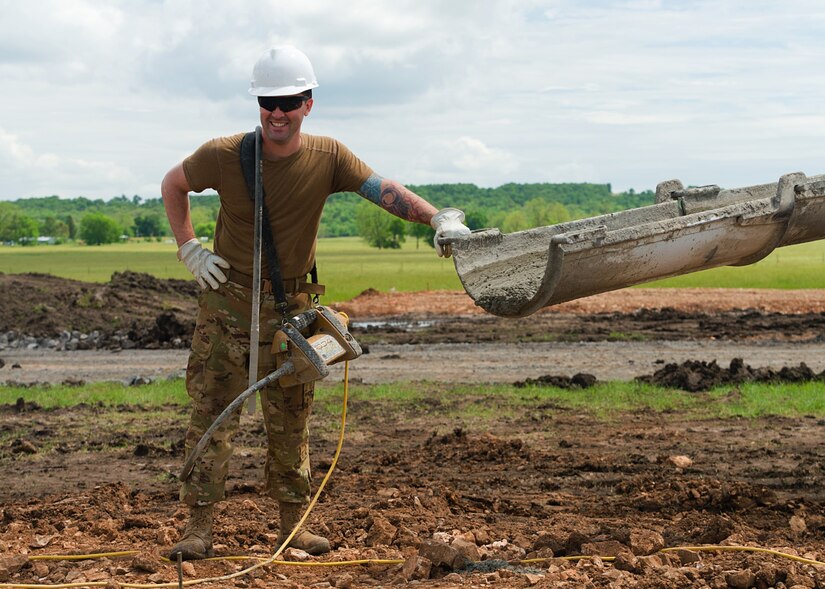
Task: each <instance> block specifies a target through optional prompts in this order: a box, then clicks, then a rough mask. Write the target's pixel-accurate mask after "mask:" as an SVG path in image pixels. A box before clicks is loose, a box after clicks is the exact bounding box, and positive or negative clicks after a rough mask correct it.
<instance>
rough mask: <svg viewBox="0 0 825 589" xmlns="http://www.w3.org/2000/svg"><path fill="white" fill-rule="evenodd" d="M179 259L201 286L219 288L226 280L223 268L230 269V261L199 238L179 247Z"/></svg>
mask: <svg viewBox="0 0 825 589" xmlns="http://www.w3.org/2000/svg"><path fill="white" fill-rule="evenodd" d="M178 259H179V260H180V261H181V262H183V264H184V265H185V266H186V269H187V270H189V271H190V272H191V273H192V276H194V277H195V280H197V281H198V284H199V285H200V287H201V288H204V289H205V288H206V287H207V285H209V286H211V287H212V288H214V289H217V288H218V287H219V286H220V285H221V283H224V282H226V274H224V273H223V272H222V271H221V268H225V269H227V270H228V269H229V262H227V261H226V260H224V259H223V258H222V257H220V256H219V255H217V254H213V253H212V252H210V251H209V250H208V249H204V248H203V246H201V242H200V241H198V239H197V238H192V239H190V240H189V241H187V242H186V243H184V244H183V245H182V246H180V247H179V248H178Z"/></svg>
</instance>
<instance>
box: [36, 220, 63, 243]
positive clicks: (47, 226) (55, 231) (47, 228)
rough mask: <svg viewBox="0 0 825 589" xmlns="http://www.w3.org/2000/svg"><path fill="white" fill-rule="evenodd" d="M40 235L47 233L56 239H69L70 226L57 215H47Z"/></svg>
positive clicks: (41, 225)
mask: <svg viewBox="0 0 825 589" xmlns="http://www.w3.org/2000/svg"><path fill="white" fill-rule="evenodd" d="M40 235H47V236H49V237H53V238H55V239H67V238H68V237H69V227H68V226H67V225H66V223H64V222H63V221H61V220H60V219H58V218H57V217H51V216H49V217H46V218H45V219H43V223H41V224H40Z"/></svg>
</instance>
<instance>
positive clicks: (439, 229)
mask: <svg viewBox="0 0 825 589" xmlns="http://www.w3.org/2000/svg"><path fill="white" fill-rule="evenodd" d="M463 221H464V211H459V210H458V209H453V208H446V209H441V210H440V211H438V212H437V213H436V214H435V215H433V218H432V219H431V220H430V226H431V227H432V228H433V229H435V237H434V238H433V243H434V244H435V251H436V252H437V253H438V255H439V256H440V257H442V258H449V257H450V256H451V255H452V253H453V252H452V249H451V248H450V244H449V243H440V242H442V241H444V240H448V239H456V238H459V237H463V236H464V235H469V234H470V228H469V227H467V226H466V225H465V224H464V222H463Z"/></svg>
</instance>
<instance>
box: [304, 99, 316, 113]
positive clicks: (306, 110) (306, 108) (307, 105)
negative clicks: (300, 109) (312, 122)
mask: <svg viewBox="0 0 825 589" xmlns="http://www.w3.org/2000/svg"><path fill="white" fill-rule="evenodd" d="M313 104H315V103H314V101H313V100H312V98H310V99H309V100H307V101H306V103H304V116H307V115H308V114H309V111H311V110H312V105H313Z"/></svg>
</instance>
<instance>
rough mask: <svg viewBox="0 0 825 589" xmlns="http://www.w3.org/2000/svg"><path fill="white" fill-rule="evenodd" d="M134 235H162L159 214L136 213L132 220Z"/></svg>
mask: <svg viewBox="0 0 825 589" xmlns="http://www.w3.org/2000/svg"><path fill="white" fill-rule="evenodd" d="M134 229H135V237H157V236H158V235H163V223H162V222H161V220H160V215H156V214H148V215H138V216H137V217H135V221H134Z"/></svg>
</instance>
